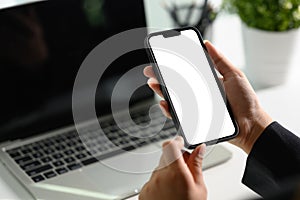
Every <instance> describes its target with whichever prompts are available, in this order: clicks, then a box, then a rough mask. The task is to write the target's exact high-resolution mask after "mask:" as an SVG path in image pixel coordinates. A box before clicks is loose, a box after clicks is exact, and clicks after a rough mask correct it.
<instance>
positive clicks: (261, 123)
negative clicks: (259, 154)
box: [243, 110, 273, 154]
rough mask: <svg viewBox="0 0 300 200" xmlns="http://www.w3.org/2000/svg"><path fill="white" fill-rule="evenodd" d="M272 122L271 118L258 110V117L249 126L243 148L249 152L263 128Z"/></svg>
mask: <svg viewBox="0 0 300 200" xmlns="http://www.w3.org/2000/svg"><path fill="white" fill-rule="evenodd" d="M272 122H273V119H272V118H271V117H270V116H269V115H268V114H267V113H266V112H265V111H263V110H260V111H259V115H258V117H256V118H255V119H254V121H253V122H252V125H251V128H250V130H249V133H248V134H247V135H248V138H247V139H246V141H245V143H244V147H243V150H244V151H245V152H246V153H247V154H249V153H250V152H251V150H252V148H253V146H254V144H255V142H256V141H257V139H258V138H259V137H260V136H261V134H262V133H263V132H264V130H265V129H266V128H267V127H268V126H269V125H270V124H271V123H272Z"/></svg>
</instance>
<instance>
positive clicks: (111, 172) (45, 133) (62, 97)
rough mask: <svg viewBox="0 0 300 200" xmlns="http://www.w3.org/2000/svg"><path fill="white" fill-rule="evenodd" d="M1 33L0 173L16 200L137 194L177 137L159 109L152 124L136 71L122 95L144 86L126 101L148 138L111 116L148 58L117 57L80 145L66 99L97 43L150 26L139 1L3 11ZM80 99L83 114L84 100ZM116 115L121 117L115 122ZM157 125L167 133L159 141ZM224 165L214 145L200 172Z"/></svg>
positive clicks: (148, 97) (56, 3)
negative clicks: (120, 87) (166, 144)
mask: <svg viewBox="0 0 300 200" xmlns="http://www.w3.org/2000/svg"><path fill="white" fill-rule="evenodd" d="M0 26H1V28H0V41H1V47H0V65H1V67H0V91H1V92H2V95H1V96H2V98H1V99H0V102H1V114H0V142H1V146H0V148H1V151H0V159H1V164H2V165H1V170H2V169H3V170H6V172H7V173H6V175H5V176H3V177H8V175H7V174H9V176H10V181H9V183H13V184H14V185H11V187H12V188H15V189H16V188H19V189H18V190H17V189H16V192H17V191H18V192H19V191H21V190H22V192H20V195H21V196H20V198H26V199H29V198H32V199H73V200H75V199H124V198H127V197H130V196H132V195H136V194H138V193H139V191H140V189H141V187H142V186H143V184H144V183H145V182H146V181H147V180H148V179H149V177H150V175H151V172H152V171H153V170H154V169H155V167H156V166H157V164H158V161H159V158H160V155H161V143H162V142H163V141H165V140H167V139H170V138H173V137H174V136H175V135H176V130H175V128H174V125H173V123H172V121H171V120H168V119H166V118H165V117H164V116H163V114H162V113H161V111H160V110H159V109H158V108H157V107H154V108H156V109H153V110H152V116H151V117H152V119H150V117H149V108H150V107H153V105H155V104H157V100H156V98H155V96H154V94H153V92H152V91H151V90H150V89H149V88H148V86H147V85H146V81H147V80H146V78H145V77H144V76H143V73H142V68H141V70H139V71H136V73H135V74H134V75H133V76H131V77H127V79H126V80H125V86H126V87H128V90H130V89H132V88H130V87H132V83H134V82H136V81H141V80H142V81H144V83H145V84H144V86H141V87H139V88H138V89H137V90H136V91H135V92H134V93H133V95H132V97H131V98H130V103H129V105H130V116H131V118H132V120H133V121H134V122H135V123H136V124H138V125H141V127H143V126H145V125H147V124H149V122H150V120H153V121H154V122H153V123H151V124H153V125H152V126H151V127H148V129H147V133H146V135H145V134H144V132H143V131H144V129H142V128H141V129H136V128H135V129H133V128H132V127H131V126H130V123H127V124H128V125H127V126H128V127H127V128H128V130H130V131H131V133H132V134H127V133H125V132H124V131H123V130H122V129H120V128H119V126H118V124H117V123H116V122H115V120H114V117H113V115H112V109H111V97H112V93H113V88H114V86H115V85H116V84H117V82H118V80H119V79H120V77H122V76H123V75H124V74H125V73H126V72H128V71H129V70H130V69H132V68H133V67H135V66H138V65H144V66H146V65H147V63H148V62H149V61H148V57H147V54H146V52H145V49H139V50H135V51H131V52H128V53H126V54H124V55H122V56H120V57H118V58H117V59H116V60H115V61H114V62H113V63H112V64H111V65H110V66H109V67H108V68H107V69H106V70H105V73H104V75H103V76H102V77H101V79H100V81H99V84H98V87H97V92H96V94H95V110H96V113H97V117H98V119H97V120H96V121H95V120H92V119H83V120H82V122H81V123H80V124H79V125H78V127H80V130H81V135H80V136H79V134H78V130H77V129H76V128H75V126H74V119H73V115H72V90H73V85H74V81H75V78H76V75H77V72H78V70H79V68H80V66H81V64H82V62H83V61H84V59H85V58H86V56H87V55H88V54H89V53H90V52H91V51H92V50H93V49H94V48H95V47H96V46H97V45H98V44H100V43H101V42H102V41H104V40H106V39H108V38H109V37H111V36H113V35H115V34H118V33H120V32H122V31H126V30H130V29H133V28H139V27H146V16H145V9H144V3H143V1H142V0H130V1H117V0H51V1H42V2H36V3H28V4H26V5H19V6H16V7H12V8H7V9H2V10H0ZM147 34H148V33H147V31H144V32H141V33H140V34H139V35H138V36H137V37H135V41H132V42H136V43H140V44H141V45H143V43H144V38H145V37H146V35H147ZM106 56H107V55H105V54H103V55H99V59H102V58H103V59H104V58H105V57H106ZM99 67H100V68H101V67H103V66H99ZM85 87H87V88H88V87H89V85H86V86H85ZM83 94H84V92H83ZM126 95H127V94H126V91H124V92H123V93H122V92H120V93H119V94H118V95H117V96H118V98H119V99H118V101H119V102H122V101H125V100H124V99H126ZM81 98H82V102H83V103H82V109H83V110H84V109H85V104H84V102H85V98H84V95H83V96H82V97H81ZM122 114H123V110H122V108H120V109H119V110H118V112H117V114H116V115H120V116H122ZM97 123H98V124H99V123H100V124H101V128H102V130H99V129H98V126H96V125H97ZM124 125H125V126H126V122H125V123H124V124H123V126H124ZM159 126H162V127H163V128H162V129H161V130H160V131H159V132H156V130H157V127H159ZM78 127H77V128H78ZM143 134H144V135H143ZM147 134H148V135H147ZM135 135H136V136H135ZM140 135H143V137H138V136H140ZM230 156H231V153H230V152H229V151H228V150H226V149H225V148H223V147H221V146H217V147H216V148H214V149H213V151H211V153H210V154H209V155H208V156H207V157H206V158H205V161H204V168H205V169H206V168H209V167H211V166H214V165H216V164H219V163H222V162H225V161H226V160H228V159H229V158H230ZM25 193H26V196H24V194H25Z"/></svg>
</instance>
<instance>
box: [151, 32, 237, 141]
mask: <svg viewBox="0 0 300 200" xmlns="http://www.w3.org/2000/svg"><path fill="white" fill-rule="evenodd" d="M180 33H181V34H180V35H175V36H171V37H164V36H163V35H162V34H160V35H155V36H152V37H150V39H149V44H150V47H151V49H152V52H153V55H154V57H155V60H156V63H157V65H158V68H159V71H160V73H161V76H162V79H163V81H164V84H165V86H166V88H167V90H168V93H169V96H170V100H171V102H172V104H173V106H174V110H175V113H176V115H177V118H178V120H179V122H180V125H181V128H182V130H183V133H184V135H185V138H186V140H187V142H188V143H189V144H190V145H195V144H199V143H203V142H207V141H212V140H216V139H219V138H223V137H227V136H231V135H233V134H234V133H235V127H234V124H233V121H232V119H231V117H230V115H229V112H228V110H227V107H226V104H225V101H224V99H223V97H222V94H221V92H220V89H219V87H218V84H217V82H216V79H215V77H214V75H213V73H212V69H211V67H210V65H209V63H208V60H207V58H206V55H205V52H204V49H203V48H202V46H201V43H200V41H199V38H198V35H197V33H196V32H195V31H194V30H192V29H188V30H184V31H181V32H180Z"/></svg>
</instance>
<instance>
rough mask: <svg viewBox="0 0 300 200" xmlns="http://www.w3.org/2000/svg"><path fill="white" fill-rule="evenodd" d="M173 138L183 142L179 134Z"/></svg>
mask: <svg viewBox="0 0 300 200" xmlns="http://www.w3.org/2000/svg"><path fill="white" fill-rule="evenodd" d="M175 140H176V141H178V142H183V138H182V137H181V136H176V137H175Z"/></svg>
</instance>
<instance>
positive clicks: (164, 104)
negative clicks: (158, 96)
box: [159, 100, 172, 119]
mask: <svg viewBox="0 0 300 200" xmlns="http://www.w3.org/2000/svg"><path fill="white" fill-rule="evenodd" d="M159 107H160V109H161V110H162V112H163V114H164V115H165V116H166V117H167V118H169V119H172V117H171V113H170V110H169V105H168V102H167V101H165V100H161V101H160V102H159Z"/></svg>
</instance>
